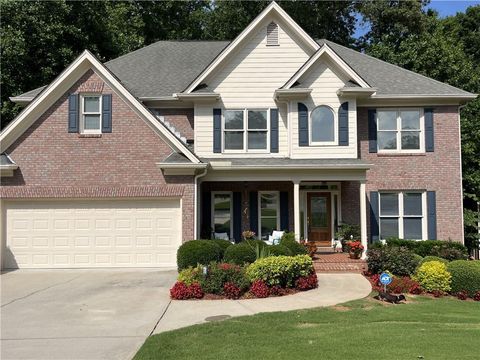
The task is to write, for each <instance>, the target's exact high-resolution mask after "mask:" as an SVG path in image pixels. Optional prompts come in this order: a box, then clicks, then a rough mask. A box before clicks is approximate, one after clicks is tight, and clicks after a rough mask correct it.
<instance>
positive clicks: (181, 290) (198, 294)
mask: <svg viewBox="0 0 480 360" xmlns="http://www.w3.org/2000/svg"><path fill="white" fill-rule="evenodd" d="M203 295H204V293H203V290H202V288H201V286H200V285H199V284H198V283H193V284H192V285H190V286H187V285H186V284H185V283H183V282H180V281H177V282H176V283H175V285H173V287H172V288H171V289H170V297H171V298H172V299H174V300H187V299H201V298H202V297H203Z"/></svg>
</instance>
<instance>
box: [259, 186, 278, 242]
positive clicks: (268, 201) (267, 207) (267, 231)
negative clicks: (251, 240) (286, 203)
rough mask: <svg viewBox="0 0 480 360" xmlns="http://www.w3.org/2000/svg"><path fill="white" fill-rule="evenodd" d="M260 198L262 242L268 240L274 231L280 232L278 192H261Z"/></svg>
mask: <svg viewBox="0 0 480 360" xmlns="http://www.w3.org/2000/svg"><path fill="white" fill-rule="evenodd" d="M258 196H259V201H258V203H259V207H260V216H259V221H260V224H259V226H258V228H259V229H260V233H259V234H258V236H259V238H260V239H262V240H268V236H269V235H272V232H273V231H274V230H280V229H279V227H280V224H279V215H280V210H279V200H278V192H260V193H258Z"/></svg>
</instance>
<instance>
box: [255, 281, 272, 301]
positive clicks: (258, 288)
mask: <svg viewBox="0 0 480 360" xmlns="http://www.w3.org/2000/svg"><path fill="white" fill-rule="evenodd" d="M250 292H251V293H252V294H253V295H254V296H255V297H257V298H266V297H268V295H270V290H269V288H268V286H267V284H265V283H264V282H263V281H262V280H256V281H254V282H253V284H252V286H251V287H250Z"/></svg>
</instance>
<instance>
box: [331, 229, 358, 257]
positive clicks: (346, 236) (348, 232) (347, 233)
mask: <svg viewBox="0 0 480 360" xmlns="http://www.w3.org/2000/svg"><path fill="white" fill-rule="evenodd" d="M336 236H337V239H338V240H340V242H341V243H342V251H343V252H349V249H348V242H350V241H352V240H357V239H360V226H358V225H355V224H342V225H340V227H339V228H338V230H337V233H336Z"/></svg>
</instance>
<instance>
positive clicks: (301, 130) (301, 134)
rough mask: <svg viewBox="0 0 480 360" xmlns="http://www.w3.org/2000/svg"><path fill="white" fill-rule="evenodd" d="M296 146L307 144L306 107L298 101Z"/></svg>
mask: <svg viewBox="0 0 480 360" xmlns="http://www.w3.org/2000/svg"><path fill="white" fill-rule="evenodd" d="M298 146H308V108H307V107H306V106H305V104H302V103H298Z"/></svg>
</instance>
